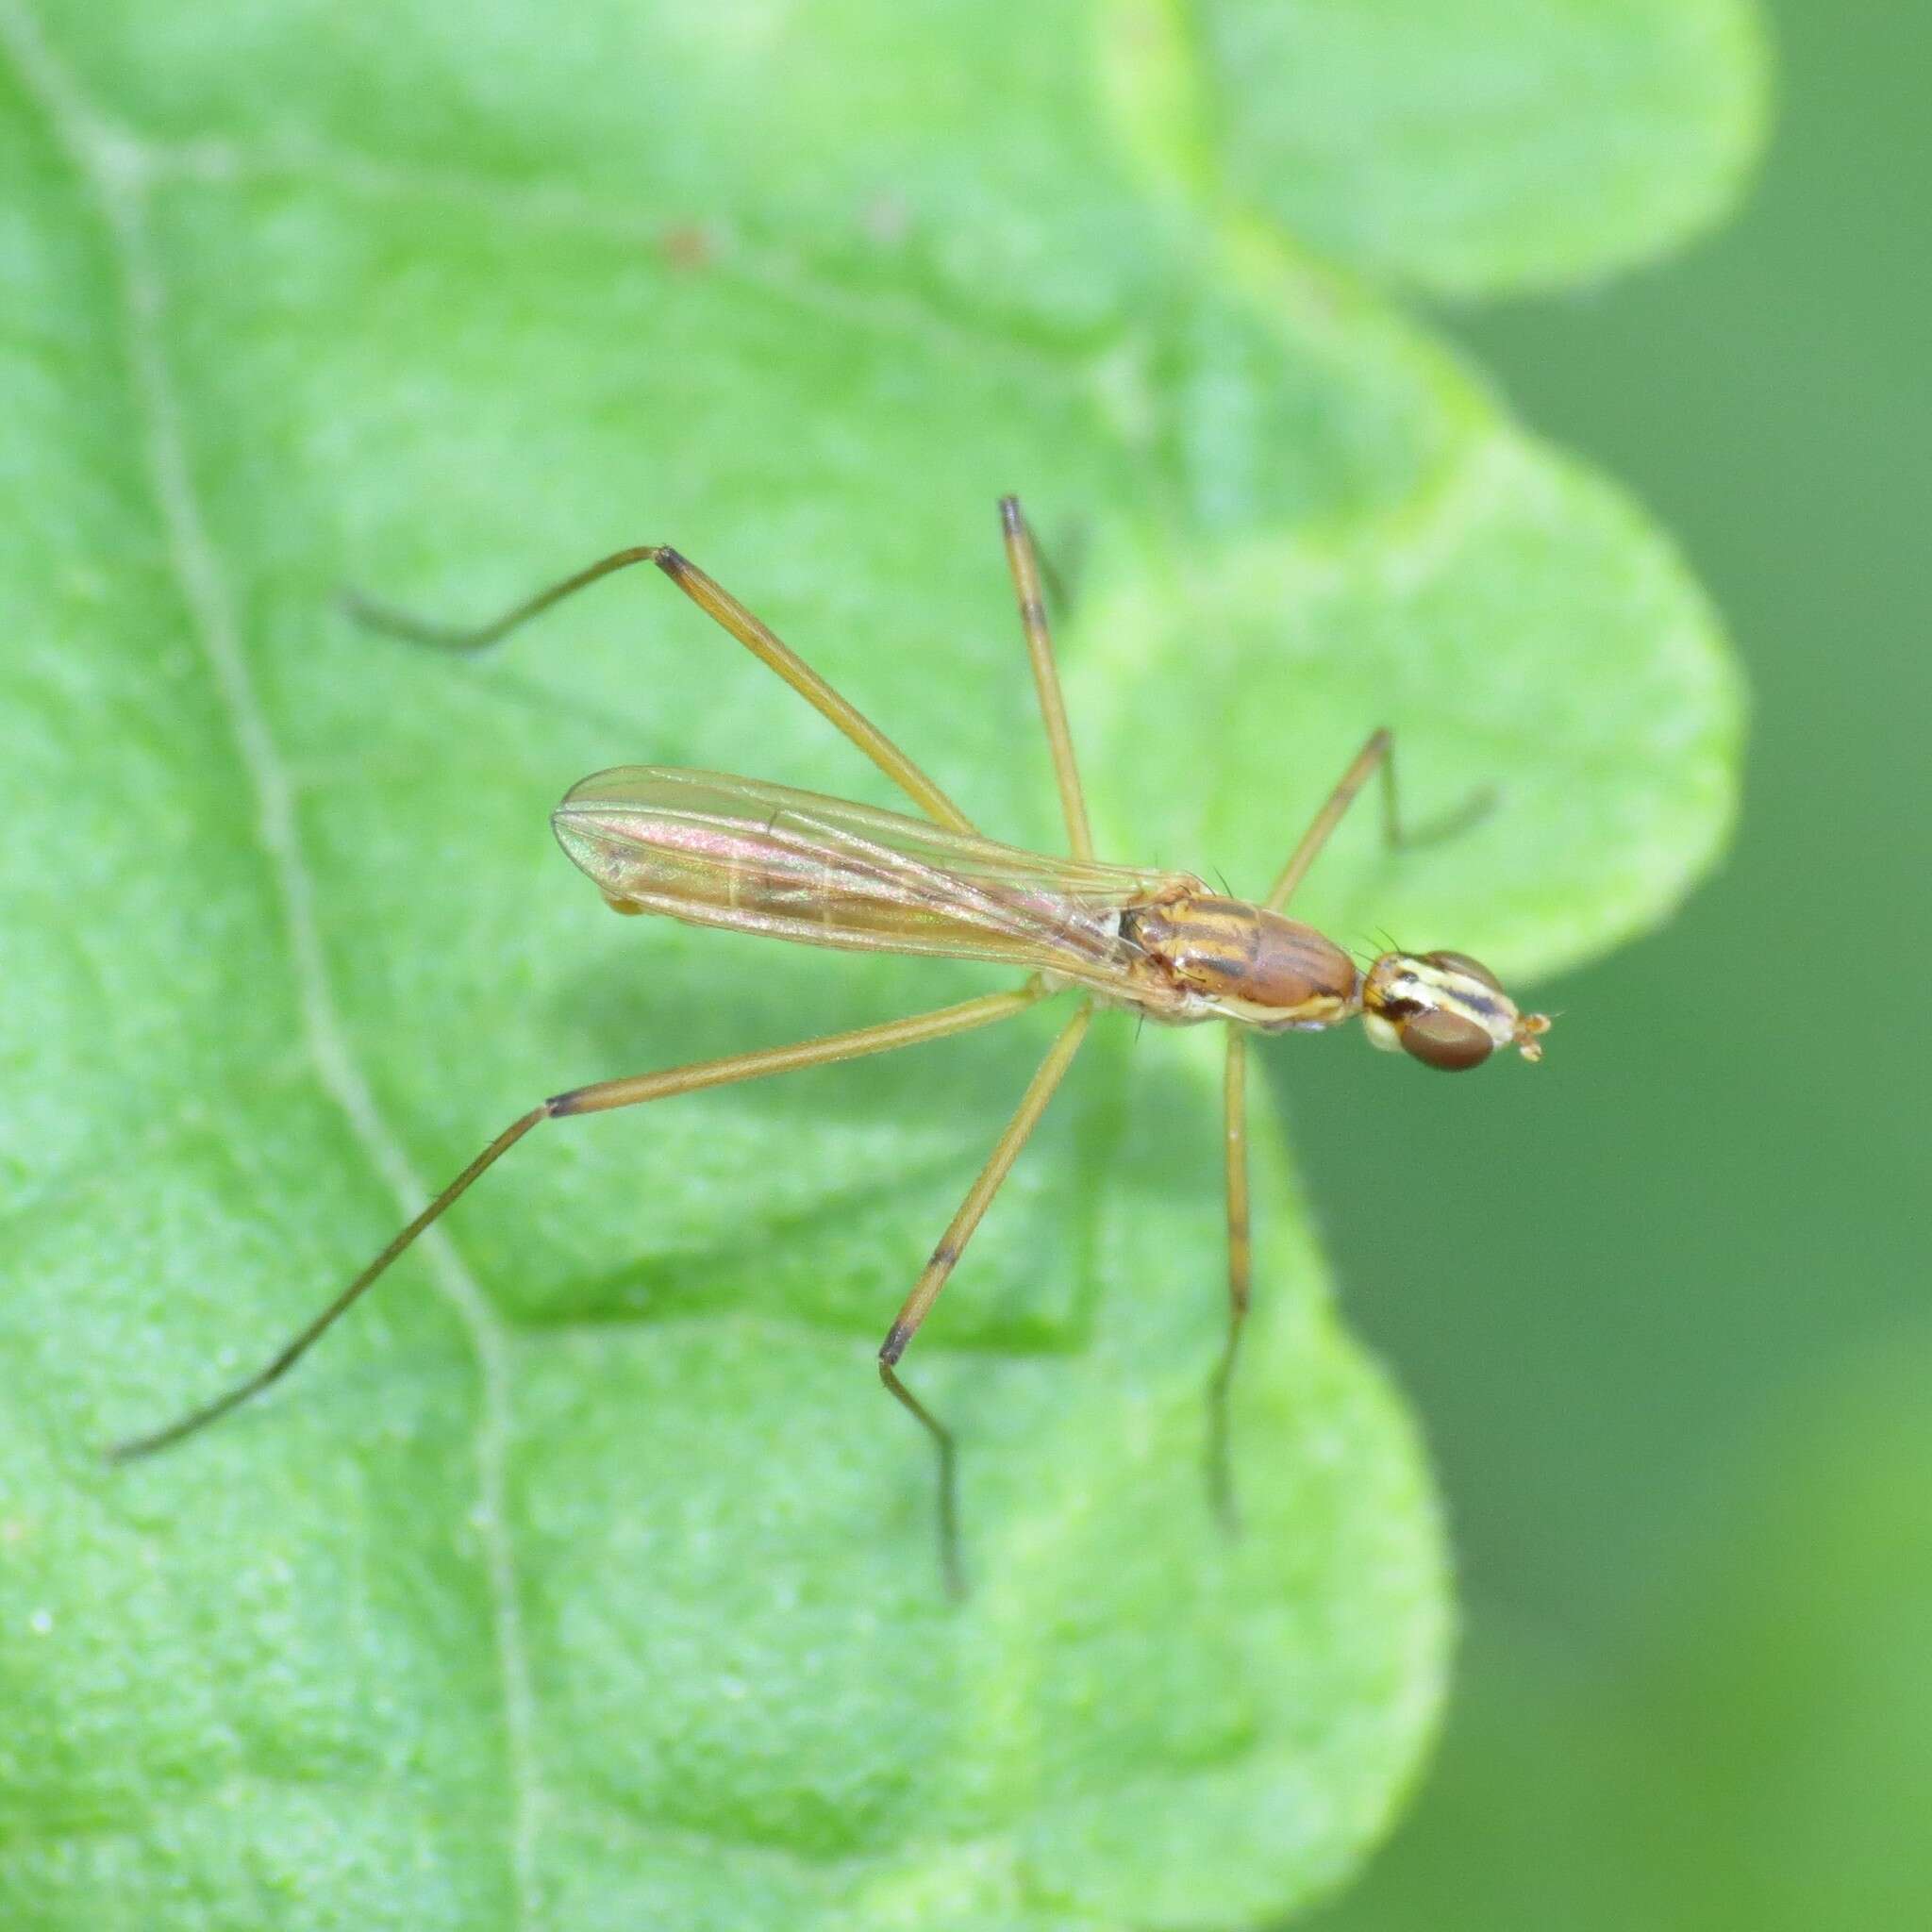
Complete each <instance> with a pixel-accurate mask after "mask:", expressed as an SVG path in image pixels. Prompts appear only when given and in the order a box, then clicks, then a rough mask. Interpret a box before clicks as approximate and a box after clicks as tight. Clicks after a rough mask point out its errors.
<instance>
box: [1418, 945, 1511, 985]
mask: <svg viewBox="0 0 1932 1932" xmlns="http://www.w3.org/2000/svg"><path fill="white" fill-rule="evenodd" d="M1422 957H1423V958H1424V959H1426V960H1427V961H1428V962H1429V964H1430V965H1431V966H1440V967H1441V969H1442V970H1443V972H1445V973H1466V974H1469V976H1470V978H1472V979H1479V980H1481V981H1482V983H1483V984H1484V985H1485V986H1486V987H1488V988H1489V989H1490V991H1491V992H1501V991H1503V988H1502V983H1501V982H1500V981H1499V980H1498V979H1497V977H1496V975H1495V974H1493V973H1491V971H1490V969H1489V968H1488V967H1487V966H1485V965H1484V964H1483V962H1482V961H1481V960H1480V959H1472V958H1470V957H1469V955H1468V954H1467V953H1424V955H1423V956H1422Z"/></svg>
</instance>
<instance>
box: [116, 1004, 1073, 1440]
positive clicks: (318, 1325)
mask: <svg viewBox="0 0 1932 1932" xmlns="http://www.w3.org/2000/svg"><path fill="white" fill-rule="evenodd" d="M1046 997H1047V989H1046V988H1045V987H1043V986H1041V985H1040V984H1039V983H1037V982H1029V983H1028V984H1027V985H1025V986H1024V987H1021V988H1019V989H1018V990H1017V991H1013V992H995V993H987V994H985V995H983V996H982V997H981V998H979V999H975V1000H967V1001H964V1002H963V1003H962V1004H960V1005H958V1006H954V1007H941V1008H939V1009H938V1010H937V1011H935V1012H931V1013H920V1014H917V1015H915V1016H914V1017H912V1018H911V1019H907V1020H889V1021H887V1022H886V1023H885V1024H883V1025H879V1026H861V1027H859V1028H858V1030H857V1031H855V1032H851V1033H828V1034H825V1035H824V1036H823V1037H822V1038H820V1039H817V1040H804V1041H796V1042H794V1043H793V1044H791V1045H789V1046H774V1047H766V1048H764V1049H762V1050H761V1051H758V1052H756V1053H740V1054H731V1055H728V1056H727V1057H726V1058H724V1059H716V1060H697V1061H694V1062H693V1063H692V1064H691V1065H690V1066H687V1067H673V1068H670V1069H668V1070H666V1071H665V1072H663V1073H657V1074H634V1075H632V1076H631V1077H629V1078H627V1079H620V1080H599V1081H597V1082H596V1083H595V1084H594V1085H592V1086H589V1087H576V1088H573V1089H572V1090H571V1091H569V1092H567V1093H557V1094H553V1095H552V1096H551V1097H550V1098H549V1099H548V1100H545V1101H543V1102H541V1104H540V1105H538V1106H536V1107H533V1108H531V1109H530V1110H529V1112H528V1113H526V1114H525V1115H524V1116H523V1117H522V1118H521V1119H519V1120H515V1121H512V1122H511V1123H510V1124H509V1125H508V1126H507V1127H506V1128H505V1129H504V1130H503V1132H502V1133H500V1134H499V1135H497V1137H496V1139H495V1140H493V1141H491V1143H490V1144H489V1146H487V1147H486V1148H484V1150H483V1151H482V1153H480V1154H479V1155H477V1157H476V1158H475V1160H473V1161H471V1163H470V1164H469V1166H468V1167H466V1168H464V1169H463V1171H462V1173H461V1174H458V1175H457V1177H456V1179H455V1180H453V1181H451V1182H450V1184H449V1186H448V1187H446V1188H444V1189H443V1191H442V1192H441V1193H440V1194H439V1195H437V1197H436V1198H435V1200H433V1201H432V1202H430V1204H429V1205H428V1207H426V1208H424V1210H423V1211H422V1213H420V1214H419V1215H417V1217H416V1218H415V1220H413V1221H412V1222H410V1223H409V1224H408V1226H407V1227H405V1228H404V1229H402V1231H401V1232H400V1233H398V1234H397V1235H396V1237H395V1238H394V1239H393V1240H392V1241H391V1242H390V1244H389V1245H388V1246H387V1247H386V1248H384V1249H383V1250H382V1252H381V1253H380V1254H379V1255H377V1256H376V1257H375V1259H374V1260H373V1261H371V1262H370V1264H369V1265H368V1266H367V1267H366V1268H364V1269H363V1271H362V1272H361V1274H358V1275H357V1276H356V1278H355V1279H354V1280H353V1281H351V1282H350V1283H349V1285H348V1286H347V1287H346V1288H345V1289H343V1290H342V1291H341V1293H340V1294H338V1295H337V1296H336V1298H335V1299H334V1300H333V1301H332V1302H330V1303H329V1305H328V1306H327V1307H325V1308H324V1309H323V1310H322V1312H321V1313H320V1314H319V1315H317V1316H316V1317H315V1319H314V1320H313V1321H311V1322H310V1323H309V1324H308V1326H307V1327H305V1328H303V1329H302V1330H301V1331H300V1333H299V1334H297V1335H296V1336H294V1337H293V1339H292V1340H291V1341H289V1342H288V1343H287V1344H286V1345H285V1346H284V1347H283V1348H282V1349H281V1351H280V1352H279V1353H278V1354H276V1355H275V1357H273V1358H272V1359H271V1360H270V1361H269V1362H268V1363H267V1365H266V1366H265V1367H263V1368H261V1369H259V1370H258V1371H257V1372H256V1373H255V1374H253V1375H250V1376H249V1377H248V1378H247V1380H246V1381H243V1382H238V1383H237V1384H236V1385H235V1386H234V1387H233V1388H232V1389H229V1390H227V1391H225V1393H223V1394H221V1395H218V1396H216V1397H215V1398H214V1400H213V1401H211V1402H208V1403H205V1404H204V1405H203V1406H202V1407H199V1408H196V1409H192V1410H191V1411H190V1412H189V1413H188V1414H187V1415H184V1416H182V1417H181V1418H179V1420H177V1421H175V1422H172V1423H170V1424H168V1425H167V1426H166V1427H165V1428H160V1429H157V1430H155V1431H154V1432H153V1433H152V1434H151V1435H145V1436H135V1437H132V1438H130V1439H129V1440H128V1441H125V1442H117V1443H116V1444H115V1445H114V1446H113V1447H112V1448H111V1449H109V1450H108V1458H109V1459H110V1460H111V1461H115V1462H127V1461H131V1460H133V1459H134V1458H135V1457H140V1456H151V1455H153V1454H154V1452H155V1451H156V1450H158V1449H165V1448H167V1447H168V1446H169V1444H171V1443H174V1442H178V1441H180V1440H181V1439H182V1438H183V1437H184V1436H192V1434H194V1432H195V1431H196V1430H197V1429H202V1428H206V1427H207V1426H208V1424H209V1423H212V1422H215V1421H217V1420H219V1419H220V1418H221V1417H222V1416H225V1415H226V1414H227V1413H228V1411H229V1410H230V1409H232V1408H235V1407H239V1406H240V1405H241V1404H242V1403H244V1402H246V1401H247V1400H248V1399H249V1397H250V1396H252V1395H258V1394H259V1393H260V1392H261V1391H263V1390H264V1389H266V1388H268V1387H269V1386H270V1384H272V1383H274V1382H277V1381H279V1380H280V1379H281V1378H282V1376H284V1375H285V1374H288V1372H289V1371H290V1370H291V1368H293V1367H294V1366H295V1364H296V1363H297V1362H298V1361H300V1360H301V1359H302V1357H304V1356H305V1355H307V1354H308V1351H309V1349H311V1348H312V1347H313V1346H314V1345H315V1343H316V1342H318V1341H321V1339H322V1338H323V1336H324V1335H325V1334H326V1333H327V1332H328V1331H329V1329H330V1328H332V1327H333V1326H334V1325H335V1324H336V1323H337V1321H338V1320H340V1319H341V1316H342V1315H344V1314H345V1313H347V1311H348V1310H349V1309H350V1308H351V1307H353V1306H354V1305H355V1304H356V1303H357V1302H358V1300H359V1299H360V1298H361V1297H362V1296H363V1295H364V1294H365V1293H366V1292H367V1291H369V1290H370V1289H371V1288H372V1287H374V1286H375V1283H376V1281H377V1280H379V1279H380V1278H381V1276H382V1275H383V1274H384V1273H385V1272H387V1270H388V1268H389V1266H390V1263H391V1262H392V1261H394V1260H395V1259H397V1257H399V1256H401V1255H402V1254H404V1253H405V1252H406V1251H407V1250H408V1248H409V1247H410V1246H411V1245H412V1244H413V1243H414V1241H415V1240H416V1238H417V1236H419V1235H420V1234H421V1233H422V1232H423V1231H424V1229H425V1228H426V1227H429V1226H430V1225H432V1224H434V1223H436V1222H437V1221H440V1220H441V1218H442V1216H443V1215H444V1214H445V1213H447V1212H448V1210H449V1209H450V1208H453V1207H454V1206H455V1205H456V1204H457V1202H458V1201H459V1200H461V1199H462V1197H463V1195H464V1194H466V1193H467V1192H468V1191H470V1188H471V1186H472V1184H473V1183H475V1181H476V1180H478V1179H479V1178H480V1177H481V1176H482V1175H483V1174H486V1173H488V1172H489V1170H490V1169H491V1168H492V1167H494V1166H495V1165H496V1163H497V1162H498V1161H499V1160H500V1159H502V1158H503V1157H504V1156H505V1155H506V1154H508V1152H509V1150H510V1149H511V1148H512V1147H514V1146H515V1145H516V1144H517V1142H518V1141H521V1140H522V1139H523V1138H524V1136H525V1134H527V1133H528V1132H529V1131H530V1129H531V1128H532V1127H535V1126H538V1125H541V1123H543V1122H544V1121H547V1120H558V1119H562V1118H564V1117H566V1116H568V1115H572V1114H580V1113H602V1112H606V1111H608V1109H609V1108H615V1107H638V1106H641V1104H642V1103H643V1102H645V1101H647V1100H665V1099H669V1098H670V1097H671V1095H673V1094H675V1093H695V1092H696V1091H698V1090H699V1089H700V1088H705V1087H724V1086H729V1085H731V1084H733V1083H734V1082H737V1081H741V1080H758V1079H762V1078H763V1077H764V1076H765V1075H766V1074H789V1073H792V1072H795V1071H797V1070H799V1069H801V1068H805V1067H823V1066H829V1065H831V1064H833V1063H834V1062H836V1061H839V1060H850V1059H858V1058H860V1057H861V1056H862V1055H866V1054H874V1053H890V1052H891V1051H892V1050H893V1049H894V1048H895V1047H901V1046H918V1045H921V1044H922V1043H923V1042H924V1041H928V1040H944V1039H946V1038H947V1037H949V1036H950V1035H952V1034H955V1033H966V1032H970V1031H971V1030H972V1029H973V1028H974V1027H975V1026H990V1025H991V1024H994V1023H995V1022H996V1021H1000V1020H1008V1019H1010V1018H1011V1017H1012V1016H1013V1015H1014V1014H1015V1013H1020V1012H1024V1010H1025V1009H1026V1008H1028V1007H1030V1006H1033V1005H1034V1004H1035V1003H1036V1002H1038V1001H1040V1000H1042V999H1044V998H1046Z"/></svg>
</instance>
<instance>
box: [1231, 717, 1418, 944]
mask: <svg viewBox="0 0 1932 1932" xmlns="http://www.w3.org/2000/svg"><path fill="white" fill-rule="evenodd" d="M1393 743H1394V740H1393V739H1392V738H1391V735H1390V734H1389V732H1388V731H1387V730H1382V731H1374V732H1371V733H1370V734H1369V740H1368V742H1367V743H1366V744H1364V745H1363V746H1362V748H1361V750H1359V751H1358V752H1357V753H1356V755H1355V757H1354V758H1353V759H1351V760H1350V762H1349V767H1348V770H1347V771H1345V772H1344V773H1342V774H1341V778H1340V779H1339V780H1338V781H1337V783H1336V787H1335V790H1334V791H1331V792H1330V793H1329V794H1328V798H1327V802H1326V803H1325V804H1324V806H1323V807H1322V809H1321V810H1320V811H1318V812H1317V813H1316V814H1315V816H1314V820H1313V822H1312V823H1311V824H1309V826H1308V829H1307V831H1306V832H1304V833H1303V834H1302V836H1301V840H1300V841H1299V842H1298V843H1297V844H1296V846H1295V848H1294V850H1293V851H1292V852H1291V853H1290V854H1289V855H1288V863H1287V864H1286V865H1284V866H1283V867H1282V868H1281V876H1280V877H1279V878H1277V879H1276V880H1275V881H1274V886H1273V887H1272V888H1271V889H1270V890H1269V893H1268V896H1267V897H1266V898H1265V899H1263V900H1262V901H1261V904H1262V905H1263V906H1264V907H1265V908H1267V909H1268V910H1269V911H1270V912H1279V911H1281V910H1282V909H1283V908H1285V907H1286V906H1287V905H1288V902H1289V900H1290V899H1291V897H1292V896H1293V894H1294V890H1295V888H1296V887H1297V886H1298V885H1300V884H1301V882H1302V880H1303V879H1304V878H1306V877H1307V871H1308V868H1309V866H1311V865H1313V864H1314V862H1315V860H1316V858H1317V857H1318V856H1319V855H1320V853H1321V850H1322V848H1323V846H1324V845H1325V844H1327V842H1328V836H1329V834H1330V833H1331V832H1333V831H1334V829H1335V828H1336V826H1337V825H1339V824H1341V818H1342V814H1343V813H1344V812H1346V811H1347V809H1348V808H1349V807H1350V806H1352V805H1353V804H1354V803H1355V800H1356V794H1357V792H1358V791H1360V790H1361V789H1362V787H1363V786H1364V785H1366V784H1367V783H1368V782H1369V778H1370V775H1371V774H1373V773H1374V769H1375V767H1376V766H1377V765H1380V766H1381V767H1382V770H1383V774H1384V776H1383V779H1382V787H1383V790H1382V802H1383V811H1384V824H1385V826H1386V828H1387V830H1388V832H1389V836H1390V839H1391V842H1395V841H1397V840H1398V838H1399V835H1398V832H1397V829H1396V818H1395V779H1394V767H1393V765H1391V764H1390V763H1389V762H1388V758H1389V754H1390V750H1391V746H1392V745H1393Z"/></svg>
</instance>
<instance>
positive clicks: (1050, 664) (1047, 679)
mask: <svg viewBox="0 0 1932 1932" xmlns="http://www.w3.org/2000/svg"><path fill="white" fill-rule="evenodd" d="M1000 531H1001V534H1002V536H1003V537H1004V539H1005V541H1006V546H1007V564H1008V568H1009V569H1010V570H1011V571H1012V573H1013V591H1014V594H1015V595H1016V596H1017V597H1018V598H1019V600H1020V622H1021V624H1022V625H1024V627H1025V631H1026V654H1027V656H1028V657H1029V658H1032V660H1033V683H1034V687H1035V689H1036V690H1037V691H1039V693H1040V715H1041V721H1042V722H1043V723H1044V724H1045V725H1046V742H1047V747H1048V749H1049V750H1050V751H1051V752H1052V753H1053V774H1054V780H1055V782H1056V783H1057V784H1058V787H1059V792H1060V811H1061V813H1062V814H1063V815H1064V817H1065V819H1066V822H1067V849H1068V850H1069V851H1070V852H1071V853H1072V854H1073V856H1074V858H1092V857H1093V834H1092V833H1091V831H1090V830H1089V829H1088V824H1087V801H1086V799H1085V797H1084V796H1082V794H1081V791H1080V767H1079V764H1078V762H1077V760H1076V759H1075V758H1074V739H1073V734H1072V732H1070V731H1069V730H1068V728H1067V708H1066V705H1065V704H1064V703H1063V702H1062V700H1061V697H1060V680H1059V673H1058V671H1057V670H1056V669H1055V667H1054V661H1053V632H1052V630H1051V628H1050V627H1049V626H1048V624H1047V621H1046V601H1045V599H1044V598H1043V597H1042V596H1041V579H1040V552H1039V549H1038V547H1037V546H1036V544H1035V543H1034V541H1033V532H1032V530H1031V529H1030V528H1028V527H1027V523H1026V518H1025V516H1024V513H1023V512H1022V511H1021V508H1020V499H1019V498H1018V497H1017V496H1003V497H1001V499H1000Z"/></svg>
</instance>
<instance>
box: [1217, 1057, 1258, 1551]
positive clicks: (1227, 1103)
mask: <svg viewBox="0 0 1932 1932" xmlns="http://www.w3.org/2000/svg"><path fill="white" fill-rule="evenodd" d="M1247 1048H1248V1042H1247V1036H1246V1035H1245V1034H1244V1033H1242V1032H1241V1030H1240V1029H1239V1028H1238V1027H1234V1026H1230V1027H1229V1028H1228V1029H1227V1079H1226V1084H1225V1087H1224V1115H1223V1118H1224V1128H1223V1132H1224V1140H1225V1141H1226V1146H1227V1341H1226V1342H1225V1343H1224V1345H1223V1347H1222V1351H1221V1360H1220V1362H1219V1363H1218V1364H1217V1366H1216V1368H1215V1371H1214V1374H1213V1376H1212V1377H1211V1378H1210V1380H1209V1381H1208V1495H1209V1496H1210V1497H1211V1499H1212V1500H1213V1504H1214V1511H1215V1514H1216V1515H1217V1516H1219V1517H1220V1518H1221V1521H1222V1524H1223V1525H1224V1527H1225V1528H1226V1529H1228V1530H1230V1531H1233V1530H1236V1529H1239V1528H1240V1526H1241V1514H1240V1511H1239V1510H1238V1509H1237V1507H1236V1506H1235V1494H1234V1467H1233V1462H1232V1460H1231V1458H1230V1457H1229V1454H1228V1427H1227V1391H1228V1388H1229V1385H1230V1384H1231V1383H1232V1382H1233V1380H1234V1362H1235V1356H1236V1354H1237V1353H1238V1352H1239V1351H1240V1348H1241V1329H1242V1325H1243V1324H1245V1323H1246V1321H1247V1319H1248V1293H1249V1289H1250V1286H1251V1285H1252V1282H1253V1278H1254V1250H1253V1247H1252V1244H1251V1242H1250V1241H1249V1236H1248V1104H1247V1089H1248V1051H1247Z"/></svg>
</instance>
